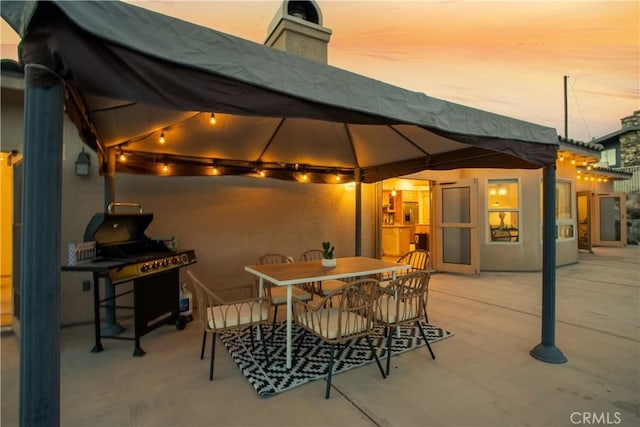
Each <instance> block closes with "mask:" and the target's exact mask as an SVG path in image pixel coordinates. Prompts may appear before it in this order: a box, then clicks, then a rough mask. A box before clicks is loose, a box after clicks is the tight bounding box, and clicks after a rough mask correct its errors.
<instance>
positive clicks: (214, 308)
mask: <svg viewBox="0 0 640 427" xmlns="http://www.w3.org/2000/svg"><path fill="white" fill-rule="evenodd" d="M186 273H187V277H188V283H189V287H190V288H191V290H192V292H193V293H194V295H195V296H196V303H197V307H198V310H197V311H198V319H199V321H200V323H201V324H202V326H203V328H204V333H203V336H202V349H201V350H200V359H201V360H202V359H203V358H204V348H205V344H206V342H207V333H208V332H211V335H212V340H211V363H210V367H209V380H213V365H214V360H215V350H216V334H217V333H219V332H224V331H229V330H234V329H245V328H249V329H250V333H251V345H252V347H253V348H255V344H254V337H253V326H255V325H257V326H258V328H259V329H260V336H261V337H263V338H262V340H261V341H262V349H263V351H264V357H265V359H266V366H269V365H270V362H269V354H268V351H267V346H266V343H265V340H264V334H263V333H262V325H263V324H268V323H269V321H270V318H269V313H271V307H270V304H269V297H268V296H266V297H263V298H245V299H240V300H231V301H225V300H224V299H222V298H221V297H220V294H221V293H224V292H227V291H231V290H232V289H222V290H220V291H216V292H214V291H212V290H211V289H209V288H208V287H207V286H205V285H204V283H202V282H201V281H200V280H199V279H198V278H196V276H195V275H194V274H193V273H192V272H191V271H187V272H186ZM248 286H249V287H250V288H252V287H253V285H248ZM239 289H240V288H233V291H238V290H239ZM251 290H252V291H253V290H254V289H251ZM252 293H253V292H252Z"/></svg>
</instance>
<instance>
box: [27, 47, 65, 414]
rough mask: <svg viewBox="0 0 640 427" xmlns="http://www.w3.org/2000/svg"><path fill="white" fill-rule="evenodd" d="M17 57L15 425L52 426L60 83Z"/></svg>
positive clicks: (56, 375)
mask: <svg viewBox="0 0 640 427" xmlns="http://www.w3.org/2000/svg"><path fill="white" fill-rule="evenodd" d="M23 59H24V60H25V63H26V64H27V65H26V67H25V110H24V166H23V205H22V206H23V210H22V249H21V252H20V274H21V283H20V317H19V319H20V340H19V341H20V401H19V410H18V413H19V422H20V425H21V426H35V425H37V426H58V425H60V239H61V237H60V233H61V232H60V220H61V217H62V213H61V212H62V210H61V207H62V204H61V199H62V197H61V195H62V194H61V193H62V126H63V121H62V117H63V93H64V88H63V86H62V82H61V81H60V80H59V78H58V76H56V75H55V73H54V72H53V71H51V70H50V69H48V68H47V67H44V66H41V65H36V64H30V63H29V62H28V61H27V58H23Z"/></svg>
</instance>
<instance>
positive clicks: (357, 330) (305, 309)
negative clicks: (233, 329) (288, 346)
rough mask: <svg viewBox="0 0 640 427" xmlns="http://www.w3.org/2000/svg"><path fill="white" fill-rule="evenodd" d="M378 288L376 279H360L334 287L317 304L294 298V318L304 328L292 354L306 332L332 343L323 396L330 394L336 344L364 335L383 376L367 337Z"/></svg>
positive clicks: (368, 336)
mask: <svg viewBox="0 0 640 427" xmlns="http://www.w3.org/2000/svg"><path fill="white" fill-rule="evenodd" d="M378 290H379V286H378V281H377V280H375V279H360V280H356V281H353V282H351V283H348V284H346V285H344V286H343V287H341V288H339V289H336V290H334V291H333V292H332V293H330V294H328V295H327V296H325V297H324V298H323V299H322V301H321V302H320V303H319V304H312V303H310V302H308V301H301V300H299V299H294V305H293V307H294V321H295V322H296V324H297V325H299V326H300V327H302V328H303V330H304V333H303V334H301V335H300V337H299V338H298V340H299V341H298V346H297V348H296V351H295V353H294V356H295V355H297V353H298V351H299V347H300V344H301V343H302V341H303V340H304V338H305V336H306V334H307V332H310V333H311V334H313V335H315V336H316V337H318V338H320V339H321V340H322V341H323V342H324V343H327V344H329V345H330V346H331V351H330V354H329V366H328V367H327V388H326V391H325V398H326V399H328V398H329V394H330V390H331V377H332V374H333V359H334V353H335V346H336V344H342V343H346V342H348V341H351V340H353V339H356V338H360V337H365V338H366V340H367V343H368V344H369V348H370V350H371V353H372V356H371V357H372V358H375V360H376V363H377V364H378V369H380V374H381V375H382V378H386V376H385V374H384V371H383V369H382V365H381V364H380V359H378V355H377V354H376V351H375V349H374V347H373V343H372V342H371V337H370V334H371V331H372V328H373V317H372V316H373V311H372V310H373V303H374V301H375V300H376V298H377V295H378Z"/></svg>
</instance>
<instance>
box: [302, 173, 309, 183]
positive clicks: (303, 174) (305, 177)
mask: <svg viewBox="0 0 640 427" xmlns="http://www.w3.org/2000/svg"><path fill="white" fill-rule="evenodd" d="M308 179H309V177H308V176H307V173H306V172H303V173H302V180H303V181H306V180H308Z"/></svg>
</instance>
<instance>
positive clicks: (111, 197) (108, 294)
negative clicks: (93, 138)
mask: <svg viewBox="0 0 640 427" xmlns="http://www.w3.org/2000/svg"><path fill="white" fill-rule="evenodd" d="M105 156H106V159H105V160H106V162H105V163H106V171H105V174H104V212H107V209H108V207H109V204H111V203H112V202H115V199H116V152H115V150H114V149H112V148H109V149H107V150H106V153H105ZM104 282H105V283H104V298H105V299H106V301H105V304H104V322H103V324H102V328H101V333H102V335H105V336H115V335H120V334H121V333H122V332H124V331H125V328H124V327H123V326H122V325H120V324H118V322H117V320H116V300H115V295H116V290H115V287H114V286H113V283H111V280H109V278H108V277H105V278H104Z"/></svg>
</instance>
